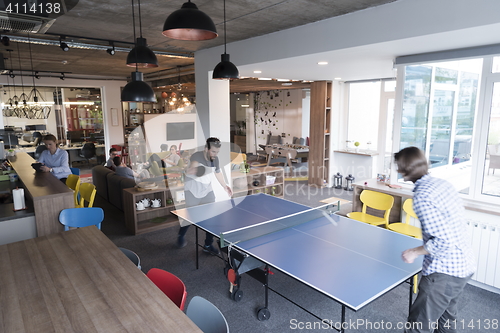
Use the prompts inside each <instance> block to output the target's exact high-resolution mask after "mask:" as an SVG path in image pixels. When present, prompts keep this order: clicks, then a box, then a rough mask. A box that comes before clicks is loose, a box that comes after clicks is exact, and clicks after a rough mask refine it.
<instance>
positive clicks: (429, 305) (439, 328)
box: [405, 273, 471, 333]
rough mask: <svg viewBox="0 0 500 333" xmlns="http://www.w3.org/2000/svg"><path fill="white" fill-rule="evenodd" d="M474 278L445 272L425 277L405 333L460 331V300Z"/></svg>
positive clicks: (421, 281) (448, 332) (449, 332)
mask: <svg viewBox="0 0 500 333" xmlns="http://www.w3.org/2000/svg"><path fill="white" fill-rule="evenodd" d="M470 278H471V277H470V276H469V277H466V278H458V277H454V276H450V275H447V274H442V273H433V274H430V275H428V276H422V279H421V280H420V284H419V287H418V289H419V291H418V296H417V299H416V300H415V302H414V303H413V304H412V306H411V309H410V315H409V317H408V323H407V325H408V327H409V329H406V330H405V333H417V332H418V333H423V332H440V333H443V332H447V333H451V332H456V331H457V329H456V325H458V323H457V322H456V320H457V312H458V307H457V302H458V300H459V298H460V295H461V294H462V292H463V290H464V287H465V285H466V284H467V282H468V281H469V280H470Z"/></svg>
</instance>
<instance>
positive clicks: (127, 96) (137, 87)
mask: <svg viewBox="0 0 500 333" xmlns="http://www.w3.org/2000/svg"><path fill="white" fill-rule="evenodd" d="M132 21H133V22H134V39H135V16H134V0H132ZM137 67H138V65H137V63H136V64H135V72H132V74H131V76H132V81H130V82H129V83H127V84H126V85H125V87H123V90H122V94H121V100H122V102H152V103H154V102H156V97H155V92H154V91H153V88H151V86H150V85H149V84H147V83H146V82H144V81H143V79H144V76H143V74H142V73H141V72H139V71H138V69H137Z"/></svg>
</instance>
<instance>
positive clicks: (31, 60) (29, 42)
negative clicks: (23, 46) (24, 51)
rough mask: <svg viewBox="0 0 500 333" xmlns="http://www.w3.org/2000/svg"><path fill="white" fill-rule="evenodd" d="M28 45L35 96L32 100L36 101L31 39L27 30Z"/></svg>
mask: <svg viewBox="0 0 500 333" xmlns="http://www.w3.org/2000/svg"><path fill="white" fill-rule="evenodd" d="M28 47H29V49H30V62H31V74H32V78H33V93H34V94H35V98H34V99H33V101H35V102H37V100H36V99H37V98H38V97H37V96H36V88H35V70H34V69H33V57H32V55H31V40H30V33H29V32H28Z"/></svg>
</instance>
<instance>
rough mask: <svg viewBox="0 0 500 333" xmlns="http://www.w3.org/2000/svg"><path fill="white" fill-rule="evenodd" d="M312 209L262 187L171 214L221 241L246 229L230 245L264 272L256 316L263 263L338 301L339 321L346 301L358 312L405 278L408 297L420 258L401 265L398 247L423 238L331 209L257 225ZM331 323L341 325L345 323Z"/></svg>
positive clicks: (265, 313) (263, 311) (264, 312)
mask: <svg viewBox="0 0 500 333" xmlns="http://www.w3.org/2000/svg"><path fill="white" fill-rule="evenodd" d="M310 210H311V208H310V207H307V206H304V205H301V204H298V203H294V202H291V201H287V200H284V199H281V198H277V197H274V196H270V195H267V194H262V193H261V194H256V195H250V196H245V197H239V198H235V199H230V200H226V201H219V202H214V203H210V204H206V205H201V206H195V207H189V208H184V209H180V210H176V211H173V213H174V214H175V215H177V216H178V217H180V218H181V219H184V220H186V221H188V222H190V223H192V224H194V225H195V226H196V227H197V228H199V229H202V230H204V231H208V232H210V233H211V234H213V235H214V236H217V237H221V238H222V240H224V237H225V236H224V235H225V234H231V232H232V231H234V230H239V229H242V230H241V231H239V232H237V233H239V234H240V235H241V234H242V233H243V234H244V233H247V234H249V235H248V237H246V238H248V239H244V238H242V239H241V241H237V242H234V240H233V241H229V243H231V245H230V247H231V249H232V250H234V249H236V250H238V251H239V252H241V253H243V254H244V255H245V256H250V257H252V258H255V259H257V260H258V261H260V262H262V265H265V268H264V269H260V271H261V272H262V273H263V274H264V276H265V279H259V278H258V279H259V281H261V282H263V283H264V285H265V287H266V288H265V296H266V302H265V306H264V307H262V308H260V309H259V311H258V313H257V316H258V318H259V319H260V320H265V319H267V318H269V315H270V312H269V310H268V297H267V295H268V288H269V286H268V272H269V267H272V268H274V269H276V270H279V271H281V272H283V273H284V274H286V275H288V276H290V277H292V278H294V279H296V280H298V281H300V282H302V283H304V284H306V285H308V286H309V287H311V288H313V289H315V290H317V291H319V292H321V293H322V294H324V295H326V296H328V297H330V298H332V299H333V300H335V301H337V302H338V303H340V304H341V305H342V313H341V322H342V323H345V309H346V307H347V308H350V309H352V310H353V311H358V310H359V309H361V308H362V307H364V306H365V305H367V304H369V303H370V302H372V301H373V300H375V299H377V298H378V297H380V296H382V295H384V294H385V293H387V292H389V291H390V290H392V289H393V288H395V287H397V286H399V285H400V284H402V283H404V282H408V283H409V285H410V288H409V289H410V290H409V294H410V296H409V302H410V304H411V302H412V289H413V288H412V283H413V279H412V277H413V276H414V275H415V274H418V273H419V272H420V270H421V267H422V259H421V258H419V259H418V260H415V262H414V263H412V264H407V263H405V262H403V260H402V259H401V253H402V252H403V251H404V250H406V249H408V248H413V247H417V246H420V245H422V241H421V240H418V239H414V238H411V237H408V236H405V235H402V234H398V233H395V232H393V231H390V230H387V229H383V228H380V227H376V226H372V225H369V224H366V223H363V222H358V221H355V220H352V219H349V218H346V217H343V216H339V215H336V214H333V215H332V216H330V217H326V216H321V215H319V217H317V218H315V219H312V220H310V221H307V222H305V223H301V224H298V225H295V226H291V227H287V228H283V229H281V230H278V231H275V232H271V233H268V232H261V233H260V234H259V232H258V230H259V229H265V228H266V226H268V225H269V223H267V222H268V221H273V220H275V219H280V218H282V217H284V216H295V214H297V215H299V214H300V213H301V212H305V211H310ZM332 219H333V221H332ZM256 225H257V226H256ZM250 226H254V227H250ZM249 227H250V228H249ZM245 228H248V229H245ZM196 233H197V231H196ZM253 233H255V235H253ZM240 235H239V236H238V237H240ZM197 242H198V241H197ZM197 252H198V251H197ZM249 273H250V272H249ZM254 277H255V276H254ZM269 289H271V288H269ZM271 290H272V289H271ZM272 291H274V290H272ZM278 294H279V293H278ZM280 295H281V294H280ZM281 296H283V295H281ZM294 304H296V303H295V302H294ZM296 305H298V304H296ZM299 306H300V305H299ZM301 308H302V307H301ZM304 310H306V311H307V309H304ZM307 312H309V311H307ZM309 313H310V312H309ZM310 314H312V313H310ZM312 315H314V314H312ZM314 316H315V317H316V318H318V319H320V320H321V318H319V317H318V316H316V315H314ZM337 330H339V331H341V332H343V331H344V325H341V328H340V329H337Z"/></svg>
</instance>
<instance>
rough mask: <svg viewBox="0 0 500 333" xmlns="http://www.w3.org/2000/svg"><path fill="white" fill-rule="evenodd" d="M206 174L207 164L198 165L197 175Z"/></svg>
mask: <svg viewBox="0 0 500 333" xmlns="http://www.w3.org/2000/svg"><path fill="white" fill-rule="evenodd" d="M204 174H205V166H203V165H200V166H198V167H196V177H201V176H203V175H204Z"/></svg>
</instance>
